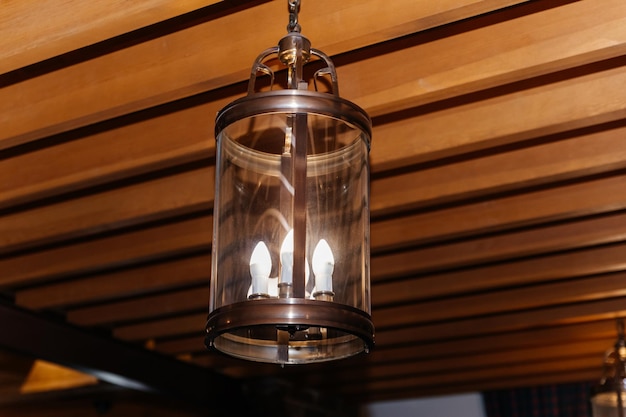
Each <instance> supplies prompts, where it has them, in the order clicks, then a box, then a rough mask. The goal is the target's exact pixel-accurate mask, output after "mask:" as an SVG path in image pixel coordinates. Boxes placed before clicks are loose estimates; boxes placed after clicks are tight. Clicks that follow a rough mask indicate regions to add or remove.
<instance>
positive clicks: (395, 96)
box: [0, 0, 626, 415]
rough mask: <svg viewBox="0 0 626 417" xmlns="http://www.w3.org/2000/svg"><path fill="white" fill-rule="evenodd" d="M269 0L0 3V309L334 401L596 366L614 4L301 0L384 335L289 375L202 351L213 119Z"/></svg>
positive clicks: (623, 252)
mask: <svg viewBox="0 0 626 417" xmlns="http://www.w3.org/2000/svg"><path fill="white" fill-rule="evenodd" d="M286 3H287V2H286V1H222V2H218V1H210V0H187V1H184V2H183V1H176V0H144V1H137V2H126V1H121V0H116V1H105V0H97V1H96V0H95V1H89V2H85V1H80V0H65V1H48V2H40V1H34V0H20V1H9V2H6V3H3V6H2V8H0V22H2V24H0V72H1V73H2V74H1V75H0V87H1V88H0V178H2V181H0V210H1V211H0V286H1V287H0V291H1V293H2V295H3V298H4V304H6V306H5V307H6V308H9V309H15V311H18V312H21V313H24V314H30V312H31V311H32V312H35V313H36V315H35V316H33V317H34V318H35V319H37V318H39V319H41V320H42V323H45V322H46V320H49V321H51V322H54V324H55V325H66V326H67V327H68V328H71V329H73V330H77V331H78V332H79V333H80V332H82V331H84V333H85V334H88V335H94V334H95V335H98V337H102V338H103V339H104V340H110V341H111V342H116V341H121V342H124V343H123V345H124V346H126V343H131V344H136V345H138V346H141V347H142V348H141V352H144V353H146V354H149V353H150V352H147V351H148V350H154V351H157V352H160V353H163V354H165V355H168V356H172V357H175V358H177V359H178V360H180V361H185V362H186V363H191V364H193V365H194V366H197V367H201V368H203V369H206V370H207V373H210V374H211V375H221V376H225V377H229V378H234V379H235V380H236V381H248V380H250V378H255V379H256V380H258V378H266V377H271V378H272V380H273V381H281V382H280V383H281V384H292V385H297V386H299V387H306V388H307V389H311V390H314V391H316V392H321V393H324V392H332V393H333V395H336V396H339V397H341V398H343V399H344V400H345V401H348V402H350V403H352V404H360V403H364V402H369V401H376V400H384V399H400V398H408V397H416V396H423V395H434V394H442V393H453V392H464V391H476V390H488V389H495V388H504V387H517V386H525V385H534V384H543V383H552V382H555V383H558V382H571V381H589V380H594V379H597V378H599V376H600V372H601V361H602V357H603V352H604V351H605V350H606V349H607V348H609V347H610V346H611V345H612V342H613V340H614V337H615V325H614V318H615V317H618V316H622V315H626V94H625V93H624V92H625V91H626V71H624V66H625V65H626V3H625V2H624V1H623V0H604V1H602V2H599V1H592V0H582V1H562V0H556V1H550V2H548V1H515V0H508V1H505V0H498V1H494V0H482V1H481V0H445V1H444V0H442V1H437V2H435V1H430V0H421V1H415V0H395V1H394V2H389V1H383V0H365V1H364V0H344V1H341V2H337V1H331V0H315V1H312V0H309V1H307V0H305V1H304V2H303V4H302V9H301V13H300V22H301V24H302V27H303V34H304V35H306V36H307V37H308V38H309V39H311V41H312V43H313V46H314V47H315V48H317V49H321V50H322V51H324V52H326V53H327V54H329V55H331V56H332V57H333V59H334V61H335V63H336V65H337V71H338V75H339V84H340V88H341V90H340V91H341V93H342V96H343V97H345V98H347V99H349V100H351V101H354V102H355V103H357V104H359V105H360V106H362V107H364V108H365V109H366V110H367V111H368V112H369V113H370V114H371V116H372V117H373V124H374V130H373V132H374V133H373V143H372V151H371V167H372V195H371V216H372V226H371V242H372V270H371V275H372V304H373V319H374V323H375V326H376V343H377V348H376V349H375V350H374V351H373V352H372V353H371V354H369V355H362V356H359V357H356V358H352V359H349V360H345V361H342V362H339V363H332V364H322V365H315V366H305V367H286V368H284V369H282V368H280V367H278V366H272V365H260V364H251V363H247V362H243V361H239V360H236V359H231V358H228V357H225V356H223V355H221V354H219V353H215V352H207V351H206V350H205V348H204V346H203V329H204V322H205V319H206V315H207V300H208V280H209V275H210V262H211V257H210V246H211V227H212V225H211V221H212V216H211V213H212V202H213V181H214V149H215V143H214V138H213V127H214V123H213V121H214V116H215V114H216V112H217V111H218V110H219V109H220V108H221V107H223V106H224V105H225V104H226V103H228V102H229V101H231V100H233V99H235V98H237V97H240V96H242V95H243V94H244V93H245V89H246V83H245V81H246V80H247V77H248V73H249V68H250V66H251V64H252V61H253V60H254V58H255V57H256V56H257V54H258V53H259V52H261V51H262V50H264V49H266V48H267V47H270V46H273V45H276V43H277V42H278V40H279V39H280V38H281V37H282V36H283V34H284V33H285V26H286V24H287V15H288V12H287V5H286ZM2 311H4V310H2ZM1 314H5V313H4V312H2V313H1ZM4 320H5V319H3V321H4ZM20 326H22V323H21V322H20V321H19V320H17V321H15V328H14V329H19V328H20ZM5 339H6V338H5ZM7 343H9V342H7ZM55 343H58V340H55V338H54V337H52V338H51V339H47V340H46V342H45V343H43V342H42V343H41V344H42V349H41V352H39V353H37V352H31V353H37V354H40V355H42V356H46V354H47V355H48V356H54V354H52V353H51V352H50V351H48V350H46V348H45V346H43V345H50V344H51V345H54V344H55ZM17 347H18V348H19V346H17ZM11 348H13V349H15V348H16V346H12V347H11ZM102 354H103V355H105V354H106V352H102ZM46 359H49V360H54V359H55V358H54V357H49V358H46ZM61 362H63V361H61ZM65 362H68V361H67V360H65ZM70 362H71V361H70ZM77 362H80V361H78V360H77ZM74 365H77V366H80V365H81V364H80V363H76V364H74ZM105 370H106V369H105ZM122 373H123V371H122ZM148 382H149V381H148ZM180 383H181V384H184V382H180ZM172 415H173V414H172Z"/></svg>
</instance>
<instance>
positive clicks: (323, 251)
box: [313, 239, 335, 292]
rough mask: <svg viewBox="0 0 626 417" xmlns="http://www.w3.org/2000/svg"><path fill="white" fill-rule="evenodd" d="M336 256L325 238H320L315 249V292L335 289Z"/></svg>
mask: <svg viewBox="0 0 626 417" xmlns="http://www.w3.org/2000/svg"><path fill="white" fill-rule="evenodd" d="M334 269H335V258H334V257H333V251H332V250H330V246H329V245H328V242H326V240H325V239H322V240H320V241H319V242H318V243H317V246H315V250H314V251H313V274H314V275H315V292H322V291H332V290H333V270H334Z"/></svg>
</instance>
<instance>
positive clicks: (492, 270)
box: [372, 244, 626, 314]
mask: <svg viewBox="0 0 626 417" xmlns="http://www.w3.org/2000/svg"><path fill="white" fill-rule="evenodd" d="M624 259H626V244H618V245H609V246H600V247H595V248H591V249H584V250H577V251H572V252H566V253H563V254H557V255H551V256H542V257H533V258H529V259H523V260H519V261H513V262H507V263H498V264H495V265H489V266H484V267H478V268H467V269H462V270H458V271H454V272H444V273H441V274H430V275H425V276H418V277H415V278H413V279H404V280H396V281H391V282H384V283H379V284H375V285H373V286H372V306H373V307H376V308H381V307H384V306H388V305H393V304H400V303H402V304H409V303H410V304H417V301H420V302H419V305H427V304H428V303H429V302H428V301H423V300H427V299H429V298H435V297H453V296H463V295H464V294H468V293H476V292H479V291H487V290H494V289H507V288H509V287H513V288H514V289H512V290H510V292H511V293H515V294H518V295H516V296H515V298H516V300H511V304H510V305H509V306H510V307H513V306H514V305H516V304H515V303H517V302H520V303H523V302H524V301H522V300H523V298H524V295H528V297H529V299H528V300H526V301H529V302H532V301H536V302H540V300H541V298H542V294H540V293H539V294H534V292H536V291H538V287H536V286H537V284H542V283H544V282H555V281H558V280H569V281H567V282H565V283H555V284H548V285H542V287H544V288H546V290H548V289H550V288H552V286H554V287H555V288H558V291H559V292H561V291H563V292H562V293H559V294H558V295H562V296H565V294H566V293H567V290H566V288H568V285H569V284H571V285H572V288H574V287H579V286H580V287H581V288H580V289H579V290H580V294H579V295H581V296H584V295H585V289H586V291H588V294H589V296H590V297H593V295H592V294H593V293H594V291H595V290H597V291H598V293H596V295H595V296H596V297H597V296H609V297H611V296H612V297H616V296H620V295H621V294H619V291H620V287H619V286H618V285H617V286H615V287H613V285H614V284H617V283H618V282H619V279H620V278H617V277H618V276H619V277H621V278H622V279H626V276H625V275H622V274H619V273H618V274H612V275H604V276H595V277H590V278H588V279H579V280H576V281H572V279H574V278H576V277H587V276H591V275H599V274H607V273H611V272H619V271H623V270H625V269H626V262H625V261H624ZM614 278H615V279H617V281H615V282H612V281H613V279H614ZM592 283H597V284H598V287H597V288H596V287H595V284H592ZM604 283H606V284H607V285H608V287H607V288H605V289H601V288H603V284H604ZM531 284H534V286H533V287H529V288H515V287H518V286H520V285H531ZM587 287H589V288H587ZM609 287H610V288H611V289H610V290H609V289H608V288H609ZM550 291H551V290H550ZM555 291H557V290H556V289H555ZM506 294H507V293H506V292H503V293H502V294H501V295H500V296H501V297H506ZM531 294H534V295H531ZM544 295H548V294H544ZM556 295H557V294H550V295H549V296H552V297H553V296H556ZM492 296H493V293H488V294H482V295H478V296H475V297H478V298H484V299H485V301H486V300H487V299H489V300H490V304H491V305H494V306H495V305H496V304H499V301H498V300H497V298H498V296H495V298H493V299H491V297H492ZM518 297H521V298H518ZM465 300H466V301H467V298H466V299H465ZM531 300H532V301H531ZM502 301H504V299H503V300H502ZM437 302H444V303H446V302H447V301H433V303H437ZM452 302H453V303H455V302H456V301H452ZM459 304H463V308H465V309H466V313H467V314H469V309H468V305H467V304H465V302H464V301H460V300H459ZM485 304H486V303H485ZM485 304H483V306H484V307H485V306H486V305H485ZM448 307H450V308H452V306H448ZM477 307H478V306H477ZM518 308H521V306H518ZM439 311H440V312H444V311H446V310H439ZM435 314H436V313H435Z"/></svg>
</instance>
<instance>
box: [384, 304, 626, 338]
mask: <svg viewBox="0 0 626 417" xmlns="http://www.w3.org/2000/svg"><path fill="white" fill-rule="evenodd" d="M625 301H626V298H625V297H618V298H608V299H603V300H594V301H586V302H581V303H575V304H569V305H563V306H552V307H547V308H542V309H537V310H529V311H521V312H512V313H502V314H498V315H493V316H487V317H477V318H468V319H460V320H455V321H452V322H443V323H432V324H424V325H417V326H410V327H409V326H404V327H402V328H397V329H393V330H383V331H381V330H378V331H377V333H376V343H380V345H382V346H393V345H397V344H407V343H420V342H424V341H435V340H446V339H453V338H458V337H464V336H470V335H472V336H481V335H487V334H490V333H494V332H504V331H514V330H521V329H528V328H532V327H536V326H550V325H556V324H567V323H583V322H589V321H597V320H603V319H615V318H616V317H620V316H623V315H624V314H626V304H625ZM374 321H376V320H374Z"/></svg>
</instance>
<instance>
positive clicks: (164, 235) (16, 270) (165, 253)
mask: <svg viewBox="0 0 626 417" xmlns="http://www.w3.org/2000/svg"><path fill="white" fill-rule="evenodd" d="M212 228H213V218H212V217H211V216H201V217H198V218H192V219H189V220H183V221H179V222H175V223H168V224H164V225H161V226H155V227H151V228H147V229H141V230H134V231H130V232H126V233H120V234H116V235H113V236H107V237H101V238H99V239H95V240H89V241H82V242H80V243H73V244H70V245H66V246H58V247H54V248H51V249H46V250H42V251H37V252H33V253H28V254H24V255H19V256H14V257H7V258H2V259H0V270H2V271H4V275H3V277H2V278H3V280H2V281H0V282H2V283H3V284H4V285H14V284H17V285H28V284H34V283H41V282H43V281H53V280H55V279H58V278H62V277H64V278H67V277H72V276H77V275H86V274H94V273H101V272H103V271H106V270H109V269H113V268H120V267H126V266H132V265H134V264H145V263H146V262H149V261H156V260H163V259H167V258H171V257H172V256H181V255H188V254H194V253H199V252H204V253H208V252H209V251H210V244H211V234H212Z"/></svg>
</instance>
